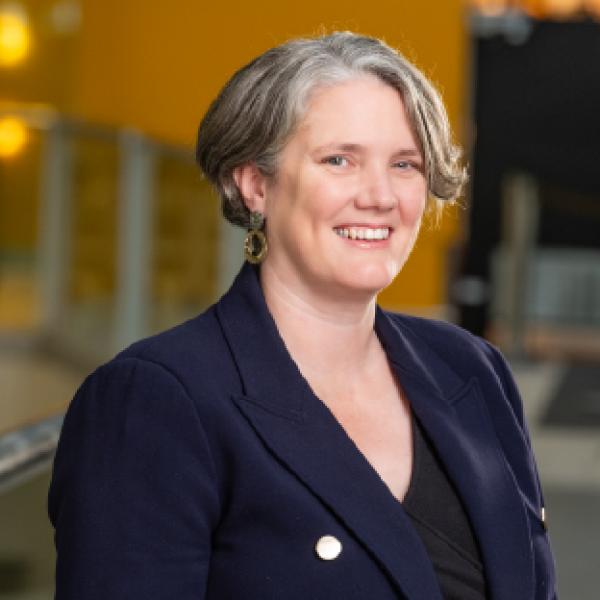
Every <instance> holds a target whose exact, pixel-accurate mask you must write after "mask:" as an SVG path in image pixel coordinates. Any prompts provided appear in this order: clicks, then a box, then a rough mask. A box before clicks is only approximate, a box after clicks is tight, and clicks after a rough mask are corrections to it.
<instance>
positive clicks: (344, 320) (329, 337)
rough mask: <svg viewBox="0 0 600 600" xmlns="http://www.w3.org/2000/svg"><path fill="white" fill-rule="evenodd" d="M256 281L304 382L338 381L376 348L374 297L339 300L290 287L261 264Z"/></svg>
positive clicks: (365, 361)
mask: <svg viewBox="0 0 600 600" xmlns="http://www.w3.org/2000/svg"><path fill="white" fill-rule="evenodd" d="M261 285H262V288H263V293H264V295H265V300H266V303H267V306H268V307H269V310H270V312H271V314H272V316H273V319H274V320H275V323H276V324H277V328H278V330H279V333H280V335H281V337H282V338H283V341H284V342H285V344H286V347H287V349H288V351H289V352H290V354H291V356H292V358H293V359H294V360H295V361H296V363H297V364H298V366H299V368H300V370H301V371H302V373H303V374H304V375H305V376H306V377H307V378H308V379H309V381H311V379H312V380H319V379H323V378H327V379H328V380H329V381H331V382H332V383H333V382H334V381H336V380H337V381H339V382H340V383H341V382H343V381H344V380H345V378H350V377H351V376H352V375H353V374H356V373H357V372H358V370H359V369H364V368H365V366H367V364H368V362H369V358H370V357H372V356H373V354H374V352H377V351H379V349H380V346H379V342H378V340H377V337H376V335H375V332H374V327H373V326H374V321H375V306H376V305H375V297H374V296H373V297H365V298H364V299H362V300H359V299H355V300H354V301H353V302H349V301H346V302H344V303H341V302H340V301H339V300H338V299H335V298H329V297H327V296H324V295H319V294H316V293H314V292H312V291H311V290H310V289H309V288H308V286H301V285H293V284H291V285H290V284H289V283H287V282H285V281H283V280H282V279H281V278H280V277H278V275H277V273H276V272H275V271H274V270H273V269H269V268H268V267H267V266H266V265H263V267H261ZM346 380H348V379H346Z"/></svg>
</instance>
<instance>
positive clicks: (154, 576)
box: [48, 358, 219, 600]
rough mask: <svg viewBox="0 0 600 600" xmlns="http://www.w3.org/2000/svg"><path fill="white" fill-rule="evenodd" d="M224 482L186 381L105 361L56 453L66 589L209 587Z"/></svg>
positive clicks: (157, 591)
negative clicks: (219, 477) (218, 479)
mask: <svg viewBox="0 0 600 600" xmlns="http://www.w3.org/2000/svg"><path fill="white" fill-rule="evenodd" d="M215 481H216V478H215V468H214V463H213V461H212V458H211V454H210V449H209V447H208V443H207V439H206V435H205V433H204V431H203V428H202V424H201V422H200V419H199V417H198V414H197V411H196V407H195V405H194V403H193V402H192V400H191V398H190V396H189V395H188V394H187V392H186V390H185V389H184V387H183V386H182V384H181V383H180V382H179V380H178V379H176V378H175V377H174V376H173V375H172V374H171V373H170V372H169V371H167V370H166V369H165V368H164V367H162V366H161V365H159V364H156V363H153V362H149V361H146V360H141V359H137V358H121V359H115V360H113V361H112V362H110V363H108V364H107V365H105V366H103V367H101V368H100V369H99V370H97V371H96V372H95V373H93V374H92V375H91V376H90V377H89V378H88V379H87V380H86V381H85V382H84V384H83V385H82V387H81V388H80V389H79V391H78V392H77V394H76V396H75V398H74V399H73V401H72V403H71V405H70V407H69V410H68V411H67V415H66V417H65V421H64V424H63V429H62V433H61V439H60V441H59V446H58V449H57V454H56V457H55V461H54V469H53V475H52V483H51V486H50V492H49V505H48V508H49V515H50V520H51V521H52V523H53V525H54V527H55V529H56V533H55V544H56V550H57V563H56V596H55V598H56V600H75V599H77V600H96V599H98V600H100V599H102V600H106V599H107V598H110V599H111V600H120V599H125V598H127V599H128V600H129V599H131V598H144V599H145V600H155V599H156V600H158V599H159V598H160V599H163V598H164V599H167V598H169V599H171V598H177V599H178V600H192V599H193V600H199V599H201V598H204V597H205V596H204V594H205V588H206V582H207V573H208V565H209V561H210V554H211V542H210V540H211V532H212V530H213V529H214V527H215V524H216V522H217V520H218V513H219V499H218V493H217V486H216V482H215Z"/></svg>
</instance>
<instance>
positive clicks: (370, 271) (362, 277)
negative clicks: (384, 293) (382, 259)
mask: <svg viewBox="0 0 600 600" xmlns="http://www.w3.org/2000/svg"><path fill="white" fill-rule="evenodd" d="M397 274H398V270H397V269H396V268H395V265H392V264H390V263H384V264H379V263H378V264H369V265H357V266H356V268H354V269H352V270H350V271H346V272H344V273H343V274H342V275H343V276H342V277H340V281H339V282H340V283H341V284H342V287H344V288H346V289H347V290H348V292H351V291H353V292H355V293H356V294H364V295H365V296H374V295H377V294H378V293H379V292H381V290H383V289H385V288H386V287H387V286H388V285H390V284H391V283H392V282H393V281H394V278H395V277H396V275H397Z"/></svg>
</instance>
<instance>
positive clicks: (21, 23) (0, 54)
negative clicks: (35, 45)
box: [0, 4, 31, 67]
mask: <svg viewBox="0 0 600 600" xmlns="http://www.w3.org/2000/svg"><path fill="white" fill-rule="evenodd" d="M30 45H31V33H30V29H29V24H28V22H27V16H26V14H25V12H24V11H23V9H22V8H21V7H20V6H19V5H16V4H5V5H0V66H2V67H12V66H14V65H18V64H19V63H20V62H21V61H23V60H24V59H25V58H26V57H27V54H28V53H29V48H30Z"/></svg>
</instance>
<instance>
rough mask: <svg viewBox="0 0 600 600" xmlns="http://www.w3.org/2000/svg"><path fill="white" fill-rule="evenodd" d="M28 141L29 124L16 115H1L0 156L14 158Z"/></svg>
mask: <svg viewBox="0 0 600 600" xmlns="http://www.w3.org/2000/svg"><path fill="white" fill-rule="evenodd" d="M26 143H27V126H26V125H25V123H24V122H23V121H22V120H21V119H18V118H16V117H0V158H12V157H13V156H16V155H17V154H19V152H21V150H22V149H23V147H24V146H25V144H26Z"/></svg>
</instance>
